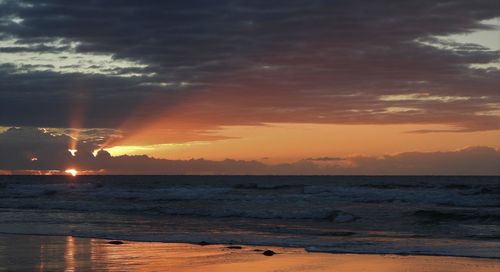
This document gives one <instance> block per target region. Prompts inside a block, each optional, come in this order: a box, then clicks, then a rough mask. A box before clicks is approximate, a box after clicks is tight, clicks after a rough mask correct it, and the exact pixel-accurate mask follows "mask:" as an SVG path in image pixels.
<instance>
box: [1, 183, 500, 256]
mask: <svg viewBox="0 0 500 272" xmlns="http://www.w3.org/2000/svg"><path fill="white" fill-rule="evenodd" d="M499 226H500V178H499V177H452V176H448V177H434V176H402V177H398V176H391V177H387V176H371V177H370V176H77V177H67V176H0V232H2V233H10V234H40V235H72V236H79V237H97V238H110V239H126V240H136V241H164V242H189V243H199V242H202V241H203V242H207V243H222V244H230V243H234V244H252V245H273V246H285V247H303V248H306V249H307V250H309V251H321V252H352V253H396V254H424V255H450V256H471V257H489V258H500V227H499Z"/></svg>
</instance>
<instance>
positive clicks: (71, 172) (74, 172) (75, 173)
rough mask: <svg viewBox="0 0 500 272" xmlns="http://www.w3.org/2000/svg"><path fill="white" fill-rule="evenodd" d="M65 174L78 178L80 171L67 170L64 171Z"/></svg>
mask: <svg viewBox="0 0 500 272" xmlns="http://www.w3.org/2000/svg"><path fill="white" fill-rule="evenodd" d="M64 173H68V174H70V175H72V176H73V177H76V176H77V175H78V171H77V170H76V169H67V170H66V171H64Z"/></svg>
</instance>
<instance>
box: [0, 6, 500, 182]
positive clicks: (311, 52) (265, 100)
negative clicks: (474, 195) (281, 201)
mask: <svg viewBox="0 0 500 272" xmlns="http://www.w3.org/2000/svg"><path fill="white" fill-rule="evenodd" d="M68 150H71V151H68ZM70 168H71V169H77V170H78V171H79V173H82V174H85V173H87V174H342V175H343V174H349V175H350V174H363V175H364V174H376V175H377V174H381V175H382V174H383V175H401V174H403V175H499V174H500V2H498V1H497V0H492V1H489V0H477V1H469V0H447V1H438V0H436V1H425V0H424V1H396V0H394V1H388V0H387V1H384V0H381V1H369V0H366V1H360V0H359V1H358V0H349V1H347V0H345V1H341V0H308V1H298V0H266V1H264V0H262V1H260V0H252V1H250V0H249V1H245V0H232V1H229V0H198V1H195V0H183V1H132V0H130V1H128V0H122V1H118V0H110V1H90V0H88V1H84V0H74V1H62V0H36V1H35V0H0V174H64V173H65V172H64V171H65V170H67V169H70Z"/></svg>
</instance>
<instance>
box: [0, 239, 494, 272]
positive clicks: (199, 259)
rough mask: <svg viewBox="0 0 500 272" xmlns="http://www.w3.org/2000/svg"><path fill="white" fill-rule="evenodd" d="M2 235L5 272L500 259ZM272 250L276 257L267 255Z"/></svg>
mask: <svg viewBox="0 0 500 272" xmlns="http://www.w3.org/2000/svg"><path fill="white" fill-rule="evenodd" d="M120 241H122V242H123V243H120V242H116V241H115V242H113V241H112V240H107V239H96V238H78V237H73V236H55V235H45V236H42V235H28V234H0V271H176V272H194V271H210V272H216V271H217V272H229V271H231V272H232V271H240V272H253V271H259V272H277V271H287V272H299V271H300V272H320V271H337V272H353V271H365V272H382V271H384V272H386V271H411V272H438V271H454V272H470V271H475V272H496V271H499V269H500V261H499V260H497V259H483V258H467V257H443V256H413V255H409V256H401V255H390V254H350V253H335V254H331V253H317V252H307V251H305V250H304V249H298V248H285V247H272V246H251V245H241V246H240V245H227V244H226V245H220V244H209V245H198V244H189V243H165V242H136V241H126V240H120ZM266 250H271V251H272V252H273V253H274V254H268V255H266V254H264V252H265V251H266Z"/></svg>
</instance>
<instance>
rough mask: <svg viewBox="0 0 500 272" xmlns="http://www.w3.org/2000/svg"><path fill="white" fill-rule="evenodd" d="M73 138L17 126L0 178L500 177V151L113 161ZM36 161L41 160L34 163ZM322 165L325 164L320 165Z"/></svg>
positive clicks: (4, 136) (1, 146)
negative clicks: (290, 159)
mask: <svg viewBox="0 0 500 272" xmlns="http://www.w3.org/2000/svg"><path fill="white" fill-rule="evenodd" d="M68 140H69V139H68V136H64V135H56V134H51V133H49V132H47V131H43V130H40V129H33V128H11V129H9V130H7V131H5V132H4V133H1V134H0V150H2V153H0V174H1V173H3V174H6V173H26V170H28V171H30V172H29V173H33V172H32V170H42V173H43V171H48V170H59V171H64V170H65V169H68V168H71V167H76V168H77V169H79V170H84V171H88V170H90V171H92V172H93V173H98V174H102V173H104V174H261V175H262V174H289V175H293V174H300V175H304V174H305V175H351V174H358V175H359V174H365V175H499V174H500V150H498V149H494V148H490V147H471V148H466V149H462V150H457V151H449V152H427V153H425V152H411V153H400V154H397V155H391V156H384V157H380V158H377V157H362V156H360V157H349V158H344V159H343V160H341V161H342V162H348V164H347V165H346V164H333V165H327V166H324V165H321V162H324V161H332V160H333V161H335V160H339V159H338V158H336V157H321V158H309V159H304V160H302V161H298V162H295V163H287V164H278V165H268V164H264V163H261V162H258V161H242V160H230V159H227V160H224V161H210V160H204V159H192V160H166V159H155V158H152V157H148V156H145V155H143V156H118V157H112V156H111V155H110V154H109V153H108V152H106V151H102V150H101V151H99V152H98V153H97V154H96V156H94V155H93V154H92V151H93V150H94V148H96V145H94V144H92V143H83V142H80V143H79V150H78V152H77V153H76V154H75V156H71V154H70V153H69V152H68V150H67V149H68V144H67V143H68ZM33 158H36V160H32V159H33ZM315 161H318V162H319V164H316V163H314V162H315Z"/></svg>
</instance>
